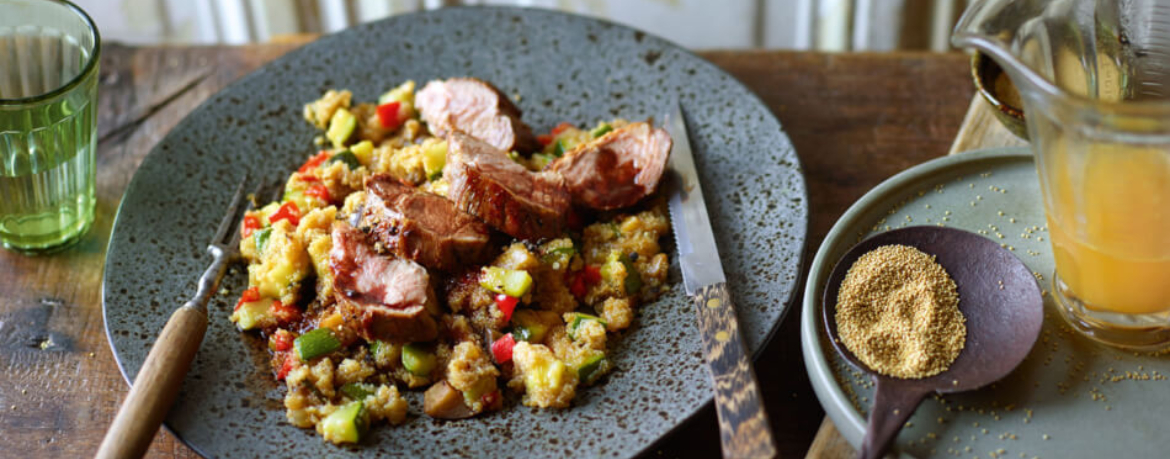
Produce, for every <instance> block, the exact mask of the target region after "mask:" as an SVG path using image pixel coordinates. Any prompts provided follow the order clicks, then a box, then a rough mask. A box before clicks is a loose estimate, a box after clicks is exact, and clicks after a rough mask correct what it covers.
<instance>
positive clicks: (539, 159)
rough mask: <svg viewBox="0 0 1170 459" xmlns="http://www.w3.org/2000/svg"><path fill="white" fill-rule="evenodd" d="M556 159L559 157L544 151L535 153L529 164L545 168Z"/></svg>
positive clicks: (539, 168)
mask: <svg viewBox="0 0 1170 459" xmlns="http://www.w3.org/2000/svg"><path fill="white" fill-rule="evenodd" d="M554 159H557V158H556V156H553V155H546V154H544V153H533V154H532V159H531V160H529V165H531V166H532V168H533V169H536V170H544V168H546V167H548V165H549V163H551V162H553V160H554Z"/></svg>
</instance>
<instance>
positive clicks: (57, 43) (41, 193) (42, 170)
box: [0, 0, 100, 253]
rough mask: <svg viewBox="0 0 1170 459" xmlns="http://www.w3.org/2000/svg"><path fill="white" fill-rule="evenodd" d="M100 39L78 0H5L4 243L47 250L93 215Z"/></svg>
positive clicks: (1, 4) (1, 41)
mask: <svg viewBox="0 0 1170 459" xmlns="http://www.w3.org/2000/svg"><path fill="white" fill-rule="evenodd" d="M99 54H100V38H99V37H98V31H97V27H95V26H94V23H93V20H91V19H90V18H89V16H87V15H86V14H85V12H83V11H82V10H81V9H80V8H78V7H77V6H75V5H73V4H71V3H68V2H65V1H58V0H0V244H3V246H4V247H5V248H9V249H14V250H18V251H22V252H31V253H38V252H45V251H50V250H54V249H58V248H61V247H65V246H67V245H68V244H70V243H72V242H75V241H76V240H78V239H79V238H80V237H81V236H82V235H83V234H85V232H86V230H88V229H89V227H90V225H91V224H92V223H93V220H94V201H95V196H94V180H95V173H96V171H95V166H94V150H95V149H96V148H97V139H96V136H95V135H94V131H96V128H97V117H96V114H95V111H96V108H97V80H98V77H97V75H98V57H99Z"/></svg>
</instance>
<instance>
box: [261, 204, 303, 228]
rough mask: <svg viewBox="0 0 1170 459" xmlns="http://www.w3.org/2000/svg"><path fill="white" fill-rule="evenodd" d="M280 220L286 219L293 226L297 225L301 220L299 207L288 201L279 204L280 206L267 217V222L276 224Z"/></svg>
mask: <svg viewBox="0 0 1170 459" xmlns="http://www.w3.org/2000/svg"><path fill="white" fill-rule="evenodd" d="M281 220H288V222H289V223H292V224H293V226H297V224H299V223H300V222H301V209H300V208H298V207H297V203H295V202H292V201H289V202H286V203H284V204H281V206H280V208H279V209H277V210H276V212H275V213H273V214H272V216H271V217H268V223H270V224H276V222H278V221H281Z"/></svg>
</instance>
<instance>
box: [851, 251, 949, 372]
mask: <svg viewBox="0 0 1170 459" xmlns="http://www.w3.org/2000/svg"><path fill="white" fill-rule="evenodd" d="M836 321H837V334H838V335H839V336H840V337H841V341H842V342H843V343H844V344H845V347H846V348H847V349H849V351H850V352H852V353H853V355H855V356H857V358H858V359H860V360H861V361H862V362H863V363H865V364H866V365H867V366H869V367H870V368H871V369H873V370H874V371H877V372H878V373H881V374H884V375H887V376H893V377H897V378H910V379H919V378H925V377H928V376H933V375H936V374H939V373H942V372H943V371H944V370H946V369H947V367H948V366H950V364H951V362H954V361H955V358H956V357H958V356H959V352H961V351H962V350H963V345H964V343H965V342H966V337H967V326H966V324H965V322H966V319H965V318H964V317H963V313H962V312H960V311H959V295H958V292H957V288H956V287H955V281H954V280H952V279H951V277H950V275H948V274H947V272H946V270H945V269H943V267H942V266H940V265H939V264H938V263H937V262H935V261H934V257H933V256H930V255H927V254H925V253H922V252H921V251H919V250H918V249H915V248H913V247H908V246H904V245H886V246H881V247H878V248H876V249H874V250H872V251H870V252H868V253H866V254H865V255H862V256H861V258H858V259H857V261H856V262H854V263H853V266H851V267H850V268H849V272H848V273H847V274H846V275H845V280H844V281H842V282H841V289H840V291H839V292H838V293H837V311H836Z"/></svg>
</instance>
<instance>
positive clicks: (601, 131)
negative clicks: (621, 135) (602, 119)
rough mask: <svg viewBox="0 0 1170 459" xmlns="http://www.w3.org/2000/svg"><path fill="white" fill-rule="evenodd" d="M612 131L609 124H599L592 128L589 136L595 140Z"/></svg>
mask: <svg viewBox="0 0 1170 459" xmlns="http://www.w3.org/2000/svg"><path fill="white" fill-rule="evenodd" d="M612 130H613V126H610V125H609V123H601V124H600V125H598V126H597V127H596V128H594V129H593V130H592V131H589V135H590V136H592V137H593V138H594V139H596V138H598V137H601V136H603V135H606V134H608V133H609V132H610V131H612Z"/></svg>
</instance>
